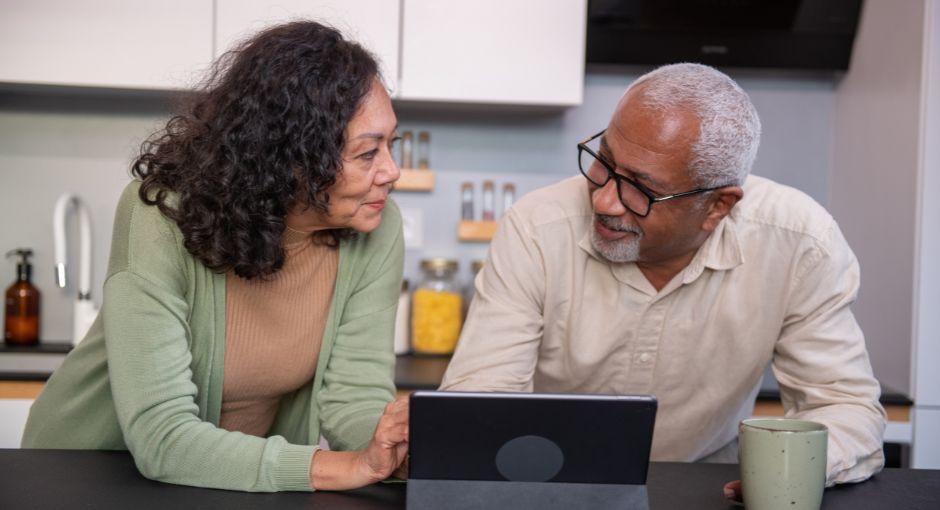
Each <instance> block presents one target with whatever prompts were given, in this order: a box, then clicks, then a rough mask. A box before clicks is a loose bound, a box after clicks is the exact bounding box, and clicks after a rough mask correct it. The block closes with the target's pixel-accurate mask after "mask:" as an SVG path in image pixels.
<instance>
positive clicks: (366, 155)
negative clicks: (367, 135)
mask: <svg viewBox="0 0 940 510" xmlns="http://www.w3.org/2000/svg"><path fill="white" fill-rule="evenodd" d="M378 153H379V150H378V149H372V150H371V151H369V152H363V153H362V154H360V155H359V158H360V159H365V160H373V159H375V156H376V155H377V154H378Z"/></svg>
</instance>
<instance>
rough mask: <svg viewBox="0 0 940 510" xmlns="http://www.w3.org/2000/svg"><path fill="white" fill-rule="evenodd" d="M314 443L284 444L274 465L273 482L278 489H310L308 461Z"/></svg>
mask: <svg viewBox="0 0 940 510" xmlns="http://www.w3.org/2000/svg"><path fill="white" fill-rule="evenodd" d="M319 449H320V447H319V446H316V445H312V446H311V445H296V444H285V445H284V447H283V449H282V450H281V452H280V454H279V455H278V458H277V463H276V465H275V467H274V483H275V485H276V487H277V490H280V491H308V492H309V491H312V490H313V486H312V485H310V463H311V462H312V461H313V454H314V453H316V451H317V450H319Z"/></svg>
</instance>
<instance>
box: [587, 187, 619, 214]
mask: <svg viewBox="0 0 940 510" xmlns="http://www.w3.org/2000/svg"><path fill="white" fill-rule="evenodd" d="M591 202H592V204H593V205H594V212H595V213H597V214H603V215H604V216H623V215H624V214H626V212H627V208H626V207H624V206H623V203H622V202H621V201H620V196H619V191H618V190H617V182H616V181H615V180H614V179H611V180H609V181H607V184H605V185H603V186H601V187H600V188H597V189H596V190H594V191H593V192H592V193H591Z"/></svg>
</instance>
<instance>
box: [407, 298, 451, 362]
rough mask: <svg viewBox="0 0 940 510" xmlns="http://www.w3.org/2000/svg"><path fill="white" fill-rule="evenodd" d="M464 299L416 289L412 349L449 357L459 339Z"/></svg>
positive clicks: (412, 314)
mask: <svg viewBox="0 0 940 510" xmlns="http://www.w3.org/2000/svg"><path fill="white" fill-rule="evenodd" d="M462 305H463V298H462V297H461V296H460V294H458V293H456V292H447V291H435V290H431V289H417V290H415V292H414V295H413V296H412V298H411V346H412V348H414V350H415V352H418V353H425V354H450V353H452V352H454V348H455V347H456V346H457V339H458V338H459V337H460V326H461V310H462Z"/></svg>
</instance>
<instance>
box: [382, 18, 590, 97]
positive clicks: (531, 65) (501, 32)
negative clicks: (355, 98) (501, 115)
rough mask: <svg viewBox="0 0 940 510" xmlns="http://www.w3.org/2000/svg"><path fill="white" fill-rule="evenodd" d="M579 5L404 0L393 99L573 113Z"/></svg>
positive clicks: (581, 29)
mask: <svg viewBox="0 0 940 510" xmlns="http://www.w3.org/2000/svg"><path fill="white" fill-rule="evenodd" d="M586 20H587V3H586V0H538V1H534V0H474V1H472V2H469V1H467V2H442V1H440V0H404V12H403V23H402V27H403V28H402V62H401V69H402V72H401V95H400V98H401V99H408V100H411V99H413V100H420V101H445V102H476V103H494V104H500V103H502V104H521V105H577V104H580V103H581V99H582V95H583V89H584V44H585V43H584V40H585V30H586V26H587V21H586Z"/></svg>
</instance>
